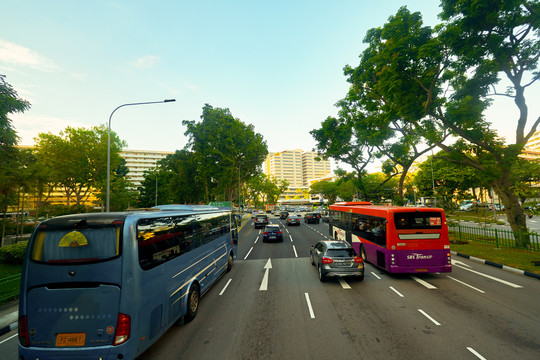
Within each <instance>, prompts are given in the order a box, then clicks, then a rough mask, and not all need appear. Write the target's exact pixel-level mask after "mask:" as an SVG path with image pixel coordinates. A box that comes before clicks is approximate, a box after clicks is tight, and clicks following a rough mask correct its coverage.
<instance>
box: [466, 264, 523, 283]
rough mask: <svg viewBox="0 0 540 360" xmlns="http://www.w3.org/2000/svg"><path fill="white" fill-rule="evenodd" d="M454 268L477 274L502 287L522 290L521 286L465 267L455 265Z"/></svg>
mask: <svg viewBox="0 0 540 360" xmlns="http://www.w3.org/2000/svg"><path fill="white" fill-rule="evenodd" d="M456 266H457V267H459V268H462V269H464V270H467V271H470V272H472V273H475V274H478V275H480V276H483V277H486V278H488V279H491V280H494V281H498V282H500V283H502V284H504V285H508V286H511V287H513V288H515V289H519V288H522V287H523V286H521V285H516V284H514V283H511V282H510V281H506V280H502V279H499V278H496V277H494V276H491V275H487V274H484V273H481V272H479V271H476V270H473V269H468V268H466V267H463V266H459V265H456Z"/></svg>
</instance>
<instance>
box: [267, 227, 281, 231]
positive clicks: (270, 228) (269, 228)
mask: <svg viewBox="0 0 540 360" xmlns="http://www.w3.org/2000/svg"><path fill="white" fill-rule="evenodd" d="M264 230H265V231H279V226H267V227H265V228H264Z"/></svg>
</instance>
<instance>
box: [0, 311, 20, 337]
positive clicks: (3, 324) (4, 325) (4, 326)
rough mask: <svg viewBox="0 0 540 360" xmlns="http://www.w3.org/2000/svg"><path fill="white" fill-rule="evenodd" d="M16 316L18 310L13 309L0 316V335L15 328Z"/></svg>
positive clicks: (16, 325)
mask: <svg viewBox="0 0 540 360" xmlns="http://www.w3.org/2000/svg"><path fill="white" fill-rule="evenodd" d="M18 317H19V311H14V312H11V313H9V314H6V315H4V316H2V317H1V318H0V336H1V335H4V334H7V333H8V332H10V331H11V330H15V329H16V328H17V327H18V323H17V318H18Z"/></svg>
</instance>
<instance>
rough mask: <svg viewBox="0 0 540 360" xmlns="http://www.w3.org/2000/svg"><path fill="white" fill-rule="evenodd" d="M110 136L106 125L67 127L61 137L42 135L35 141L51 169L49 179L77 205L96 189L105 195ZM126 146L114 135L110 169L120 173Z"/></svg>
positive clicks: (68, 203)
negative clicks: (86, 127) (123, 149)
mask: <svg viewBox="0 0 540 360" xmlns="http://www.w3.org/2000/svg"><path fill="white" fill-rule="evenodd" d="M107 135H108V131H107V128H106V127H105V126H104V125H101V126H99V127H93V128H91V129H85V128H72V127H67V128H66V129H65V130H64V131H62V132H61V133H60V134H59V135H53V134H51V133H48V134H45V133H40V134H39V135H38V137H37V138H36V156H37V158H38V160H39V161H40V162H41V163H42V164H43V165H44V166H46V167H47V168H48V169H50V178H51V181H52V183H53V184H54V185H55V186H58V187H60V188H61V189H62V190H63V192H64V193H65V195H66V197H67V198H68V202H67V204H66V205H67V206H70V202H71V198H72V197H73V198H74V199H75V204H76V205H81V204H82V203H83V202H84V201H86V200H87V199H88V196H89V195H90V194H91V192H92V191H93V189H96V188H97V189H98V190H101V192H104V186H105V183H106V182H105V179H106V177H107V174H106V172H107ZM124 146H125V142H123V141H121V140H120V139H119V138H118V137H117V136H116V134H114V133H113V132H111V169H118V167H119V165H120V164H121V162H122V160H121V157H120V151H121V149H122V147H124Z"/></svg>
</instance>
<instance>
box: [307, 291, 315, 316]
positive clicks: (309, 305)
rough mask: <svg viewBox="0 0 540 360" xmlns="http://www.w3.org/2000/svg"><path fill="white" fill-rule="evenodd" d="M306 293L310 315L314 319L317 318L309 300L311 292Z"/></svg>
mask: <svg viewBox="0 0 540 360" xmlns="http://www.w3.org/2000/svg"><path fill="white" fill-rule="evenodd" d="M305 295H306V301H307V306H308V309H309V316H310V317H311V318H312V319H315V313H314V312H313V308H312V307H311V301H310V300H309V294H308V293H305Z"/></svg>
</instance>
